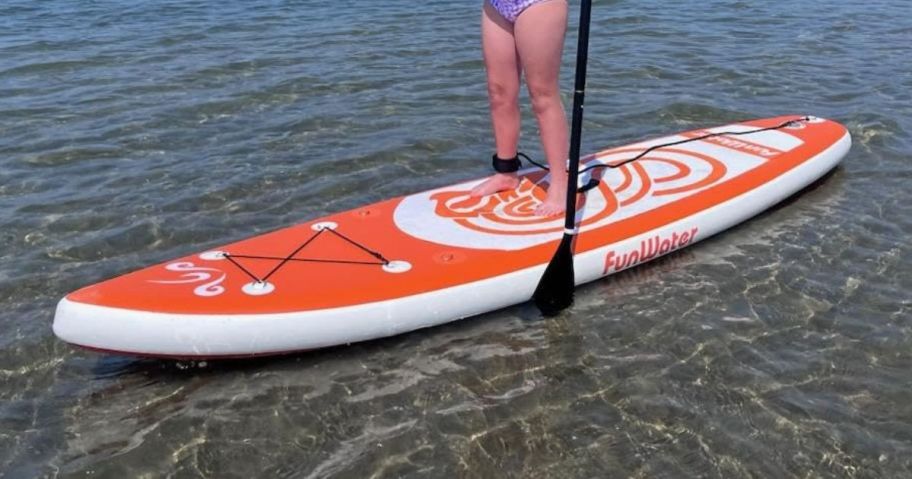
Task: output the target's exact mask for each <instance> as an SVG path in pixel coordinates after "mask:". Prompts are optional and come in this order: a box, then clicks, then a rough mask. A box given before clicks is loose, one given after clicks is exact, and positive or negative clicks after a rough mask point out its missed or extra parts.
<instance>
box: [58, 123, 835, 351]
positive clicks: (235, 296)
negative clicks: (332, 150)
mask: <svg viewBox="0 0 912 479" xmlns="http://www.w3.org/2000/svg"><path fill="white" fill-rule="evenodd" d="M798 118H801V117H798V116H787V117H778V118H768V119H762V120H754V121H749V122H744V123H737V124H732V125H725V126H722V127H718V128H710V129H705V130H696V131H691V132H685V133H680V134H677V135H673V136H668V137H663V138H657V139H653V140H649V141H645V142H641V143H636V144H633V145H628V146H623V147H619V148H613V149H607V150H604V151H600V152H597V153H595V154H593V155H589V156H587V157H584V158H582V159H581V163H582V167H583V168H585V167H587V166H591V165H594V164H616V163H620V162H622V161H624V160H626V159H629V158H631V157H632V156H635V155H637V154H639V153H642V152H643V151H644V150H646V149H647V148H649V147H651V146H654V145H659V144H665V143H669V142H675V141H680V140H684V139H693V138H697V137H700V136H704V135H706V134H708V133H719V132H746V131H753V130H757V129H761V128H768V127H773V126H776V125H780V124H783V123H785V122H787V121H788V120H794V119H798ZM850 144H851V140H850V137H849V135H848V133H847V131H846V129H845V128H844V127H843V126H841V125H839V124H838V123H836V122H833V121H829V120H823V119H818V118H813V117H808V119H807V120H803V121H799V122H796V123H793V124H791V125H789V126H787V127H782V128H779V129H775V130H770V131H764V132H760V133H751V134H747V135H719V136H713V137H710V138H706V139H702V140H699V141H693V142H689V143H684V144H680V145H675V146H669V147H663V148H659V149H657V150H655V151H652V152H650V153H648V154H647V155H645V156H644V157H643V158H640V159H638V160H636V161H633V162H630V163H627V164H624V165H623V166H620V167H618V168H598V169H595V170H592V175H593V177H595V178H597V179H599V180H600V181H599V184H598V186H597V187H595V188H593V189H591V190H589V191H587V192H586V193H585V194H584V195H581V197H580V200H579V202H578V210H579V211H578V213H577V217H576V220H577V224H578V227H579V231H580V233H579V236H578V239H577V242H576V247H575V260H574V261H575V267H576V271H577V282H578V283H583V282H587V281H592V280H595V279H598V278H600V277H603V276H606V275H609V274H612V273H615V272H617V271H620V270H623V269H626V268H629V267H632V266H635V265H637V264H640V263H643V262H646V261H649V260H651V259H654V258H657V257H659V256H662V255H664V254H667V253H670V252H672V251H675V250H677V249H680V248H683V247H686V246H688V245H690V244H692V243H694V242H697V241H699V240H702V239H705V238H706V237H708V236H710V235H712V234H714V233H716V232H719V231H722V230H724V229H726V228H728V227H731V226H732V225H734V224H737V223H739V222H741V221H743V220H745V219H747V218H749V217H751V216H753V215H755V214H757V213H759V212H761V211H763V210H765V209H766V208H768V207H769V206H772V205H773V204H775V203H776V202H778V201H781V200H782V199H784V198H786V197H788V196H789V195H791V194H793V193H795V192H797V191H799V190H800V189H801V188H803V187H805V186H807V185H808V184H810V183H811V182H813V181H814V180H816V179H817V178H819V177H821V176H822V175H823V174H825V173H826V172H827V171H829V170H830V169H832V168H833V167H834V166H835V165H836V164H838V162H839V161H840V160H841V159H842V157H843V156H845V154H846V153H847V151H848V149H849V146H850ZM520 175H521V183H520V185H519V187H518V188H516V189H515V190H509V191H504V192H501V193H498V194H495V195H491V196H487V197H480V198H475V197H471V196H470V195H469V191H470V190H471V189H472V187H473V186H475V185H476V184H478V183H479V182H480V181H483V179H479V180H474V181H469V182H465V183H460V184H457V185H452V186H447V187H443V188H438V189H434V190H430V191H425V192H420V193H416V194H413V195H408V196H404V197H398V198H392V199H389V200H386V201H381V202H379V203H375V204H371V205H367V206H364V207H361V208H356V209H354V210H350V211H344V212H340V213H335V214H332V215H329V216H326V217H323V218H318V219H314V220H313V221H308V222H305V223H302V224H299V225H295V226H291V227H288V228H284V229H280V230H277V231H273V232H270V233H266V234H263V235H259V236H256V237H253V238H249V239H245V240H242V241H238V242H235V243H231V244H227V245H224V246H220V247H217V248H212V249H211V250H209V251H206V252H202V253H196V254H192V255H188V256H185V257H182V258H178V259H175V260H173V261H168V262H165V263H162V264H159V265H155V266H152V267H148V268H145V269H141V270H138V271H135V272H132V273H128V274H125V275H123V276H120V277H117V278H114V279H111V280H108V281H104V282H101V283H98V284H95V285H92V286H89V287H86V288H83V289H80V290H78V291H76V292H73V293H71V294H69V295H67V296H66V297H65V298H64V299H63V300H61V302H60V304H59V305H58V311H57V314H56V317H55V322H54V330H55V332H56V333H57V335H58V336H59V337H61V338H62V339H63V340H65V341H68V342H70V343H73V344H76V345H80V346H85V347H88V348H93V349H100V350H106V351H115V352H121V353H127V354H137V355H147V356H162V357H220V356H245V355H263V354H276V353H283V352H290V351H298V350H306V349H314V348H319V347H325V346H331V345H335V344H343V343H350V342H354V341H361V340H366V339H372V338H377V337H383V336H389V335H393V334H398V333H402V332H405V331H411V330H414V329H418V328H423V327H428V326H433V325H436V324H441V323H445V322H448V321H453V320H455V319H459V318H462V317H466V316H471V315H475V314H480V313H484V312H487V311H491V310H494V309H498V308H502V307H506V306H509V305H511V304H516V303H519V302H523V301H526V300H528V299H529V298H530V297H531V294H532V291H533V289H534V287H535V285H536V284H537V281H538V277H540V275H541V273H542V271H543V270H544V267H545V265H546V264H547V263H548V261H549V260H550V258H551V256H552V254H553V253H554V249H555V247H556V245H557V242H558V241H559V240H560V238H561V236H562V234H563V229H564V228H563V222H564V221H563V218H562V217H551V218H542V217H538V216H535V215H534V213H533V211H534V209H535V207H536V206H537V205H538V204H539V203H540V202H541V201H542V200H543V199H544V197H545V191H546V188H547V184H548V178H549V177H548V173H547V172H546V171H543V170H539V169H537V168H530V169H525V170H522V171H521V172H520Z"/></svg>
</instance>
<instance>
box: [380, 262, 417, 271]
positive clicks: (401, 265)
mask: <svg viewBox="0 0 912 479" xmlns="http://www.w3.org/2000/svg"><path fill="white" fill-rule="evenodd" d="M410 269H412V263H409V262H408V261H390V262H389V263H386V264H385V265H383V271H386V272H387V273H405V272H406V271H408V270H410Z"/></svg>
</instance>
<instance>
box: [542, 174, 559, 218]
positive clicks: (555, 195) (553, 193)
mask: <svg viewBox="0 0 912 479" xmlns="http://www.w3.org/2000/svg"><path fill="white" fill-rule="evenodd" d="M566 209H567V176H566V175H563V178H552V179H551V184H550V185H548V194H547V195H546V196H545V201H542V202H541V204H540V205H538V207H537V208H535V216H543V217H549V216H557V215H562V214H564V211H565V210H566Z"/></svg>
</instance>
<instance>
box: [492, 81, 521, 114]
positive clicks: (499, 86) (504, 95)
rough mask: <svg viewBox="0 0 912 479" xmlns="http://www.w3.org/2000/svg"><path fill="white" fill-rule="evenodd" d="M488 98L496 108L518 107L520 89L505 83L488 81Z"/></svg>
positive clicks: (493, 107)
mask: <svg viewBox="0 0 912 479" xmlns="http://www.w3.org/2000/svg"><path fill="white" fill-rule="evenodd" d="M488 100H489V101H490V102H491V108H492V109H494V110H497V109H502V108H516V107H517V106H518V103H519V91H518V89H516V88H511V87H509V86H507V85H505V84H503V83H496V82H490V83H488Z"/></svg>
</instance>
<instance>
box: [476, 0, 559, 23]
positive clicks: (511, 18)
mask: <svg viewBox="0 0 912 479" xmlns="http://www.w3.org/2000/svg"><path fill="white" fill-rule="evenodd" d="M546 1H548V0H488V2H489V3H490V4H491V6H492V7H494V9H495V10H497V13H499V14H500V15H501V16H502V17H504V18H506V19H507V21H508V22H510V23H516V19H517V18H519V14H520V13H522V12H523V11H524V10H525V9H527V8H529V7H531V6H532V5H535V4H536V3H541V2H546Z"/></svg>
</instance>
